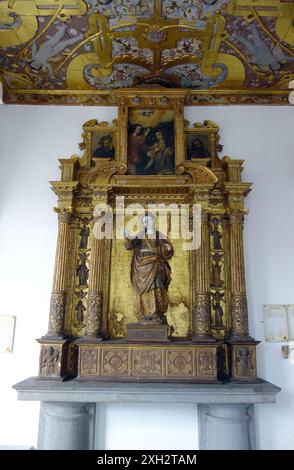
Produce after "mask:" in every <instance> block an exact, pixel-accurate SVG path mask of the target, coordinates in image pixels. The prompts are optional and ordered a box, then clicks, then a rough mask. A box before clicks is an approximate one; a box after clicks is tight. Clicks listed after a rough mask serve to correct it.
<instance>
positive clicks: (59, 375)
mask: <svg viewBox="0 0 294 470" xmlns="http://www.w3.org/2000/svg"><path fill="white" fill-rule="evenodd" d="M70 339H71V338H70V337H67V338H65V337H62V336H60V337H59V336H43V337H42V338H40V339H37V341H38V343H40V344H41V351H40V359H39V375H38V378H39V379H50V380H64V379H65V378H66V377H67V376H68V372H67V359H68V348H69V343H70Z"/></svg>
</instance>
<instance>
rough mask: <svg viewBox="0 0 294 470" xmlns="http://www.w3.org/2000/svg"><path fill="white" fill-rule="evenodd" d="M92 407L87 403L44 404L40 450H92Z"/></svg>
mask: <svg viewBox="0 0 294 470" xmlns="http://www.w3.org/2000/svg"><path fill="white" fill-rule="evenodd" d="M90 406H91V405H90V404H86V403H59V402H42V403H41V408H40V420H39V436H38V450H88V449H90V448H91V447H92V446H91V442H90V437H91V429H90V427H91V425H92V426H93V423H92V422H91V421H92V419H91V418H92V416H91V410H90V408H89V407H90ZM92 406H93V405H92Z"/></svg>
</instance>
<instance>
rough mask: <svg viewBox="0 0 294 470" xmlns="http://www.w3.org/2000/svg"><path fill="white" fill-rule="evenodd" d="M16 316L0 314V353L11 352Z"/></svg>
mask: <svg viewBox="0 0 294 470" xmlns="http://www.w3.org/2000/svg"><path fill="white" fill-rule="evenodd" d="M15 319H16V317H14V316H12V315H0V353H7V352H12V350H13V340H14V328H15Z"/></svg>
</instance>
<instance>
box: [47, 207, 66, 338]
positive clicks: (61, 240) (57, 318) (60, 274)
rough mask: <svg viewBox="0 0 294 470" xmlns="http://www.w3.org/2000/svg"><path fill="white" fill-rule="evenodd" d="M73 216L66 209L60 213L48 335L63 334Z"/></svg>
mask: <svg viewBox="0 0 294 470" xmlns="http://www.w3.org/2000/svg"><path fill="white" fill-rule="evenodd" d="M71 216H72V213H71V212H70V211H66V210H64V211H60V212H59V213H58V236H57V245H56V254H55V266H54V275H53V286H52V293H51V302H50V313H49V324H48V333H47V336H62V335H63V324H64V313H65V302H66V279H67V267H68V256H69V244H70V222H71Z"/></svg>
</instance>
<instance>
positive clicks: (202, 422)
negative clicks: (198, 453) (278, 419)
mask: <svg viewBox="0 0 294 470" xmlns="http://www.w3.org/2000/svg"><path fill="white" fill-rule="evenodd" d="M198 421H199V449H200V450H254V449H255V448H256V445H255V433H254V408H253V405H247V404H236V405H225V404H218V405H198Z"/></svg>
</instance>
